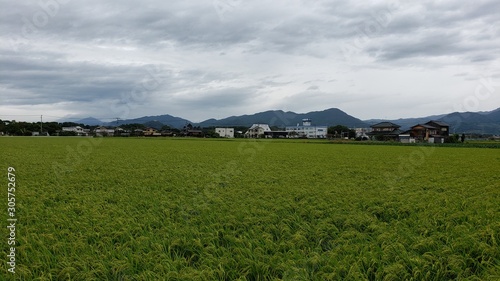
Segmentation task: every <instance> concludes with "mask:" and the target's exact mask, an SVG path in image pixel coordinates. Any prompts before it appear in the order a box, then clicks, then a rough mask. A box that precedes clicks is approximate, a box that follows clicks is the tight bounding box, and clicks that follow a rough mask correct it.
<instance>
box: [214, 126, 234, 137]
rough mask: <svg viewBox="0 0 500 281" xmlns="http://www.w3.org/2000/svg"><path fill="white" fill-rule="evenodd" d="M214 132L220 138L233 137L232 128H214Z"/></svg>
mask: <svg viewBox="0 0 500 281" xmlns="http://www.w3.org/2000/svg"><path fill="white" fill-rule="evenodd" d="M215 132H216V133H217V134H219V136H220V137H222V138H234V129H233V128H215Z"/></svg>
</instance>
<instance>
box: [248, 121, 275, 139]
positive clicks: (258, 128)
mask: <svg viewBox="0 0 500 281" xmlns="http://www.w3.org/2000/svg"><path fill="white" fill-rule="evenodd" d="M265 132H271V128H269V125H267V124H253V125H252V127H250V129H248V131H246V132H245V138H261V137H264V133H265Z"/></svg>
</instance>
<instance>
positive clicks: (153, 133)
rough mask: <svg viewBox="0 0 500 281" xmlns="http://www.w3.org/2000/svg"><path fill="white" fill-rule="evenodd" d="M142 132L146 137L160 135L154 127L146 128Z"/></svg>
mask: <svg viewBox="0 0 500 281" xmlns="http://www.w3.org/2000/svg"><path fill="white" fill-rule="evenodd" d="M142 134H143V135H144V136H146V137H159V136H161V133H158V130H156V129H155V128H151V127H149V128H146V129H145V130H144V131H143V132H142Z"/></svg>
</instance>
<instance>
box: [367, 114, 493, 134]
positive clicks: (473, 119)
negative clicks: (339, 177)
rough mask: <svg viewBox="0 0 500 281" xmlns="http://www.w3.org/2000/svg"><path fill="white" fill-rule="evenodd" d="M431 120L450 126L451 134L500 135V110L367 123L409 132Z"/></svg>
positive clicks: (379, 120)
mask: <svg viewBox="0 0 500 281" xmlns="http://www.w3.org/2000/svg"><path fill="white" fill-rule="evenodd" d="M430 120H439V121H443V122H446V123H448V124H450V131H451V133H457V134H461V133H477V134H493V135H500V108H498V109H496V110H493V111H487V112H453V113H450V114H442V115H432V116H427V117H420V118H402V119H395V120H384V119H371V120H365V122H366V123H369V124H375V123H378V122H382V121H389V122H392V123H395V124H398V125H400V126H401V129H402V130H407V129H409V128H410V127H411V126H414V125H417V124H422V123H426V122H428V121H430Z"/></svg>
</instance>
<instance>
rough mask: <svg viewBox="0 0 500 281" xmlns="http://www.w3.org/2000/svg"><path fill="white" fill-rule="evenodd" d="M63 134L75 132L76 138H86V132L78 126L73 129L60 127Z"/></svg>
mask: <svg viewBox="0 0 500 281" xmlns="http://www.w3.org/2000/svg"><path fill="white" fill-rule="evenodd" d="M62 131H63V132H75V133H76V134H77V135H78V136H87V135H88V131H87V130H84V129H83V128H82V127H80V126H75V127H62Z"/></svg>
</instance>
